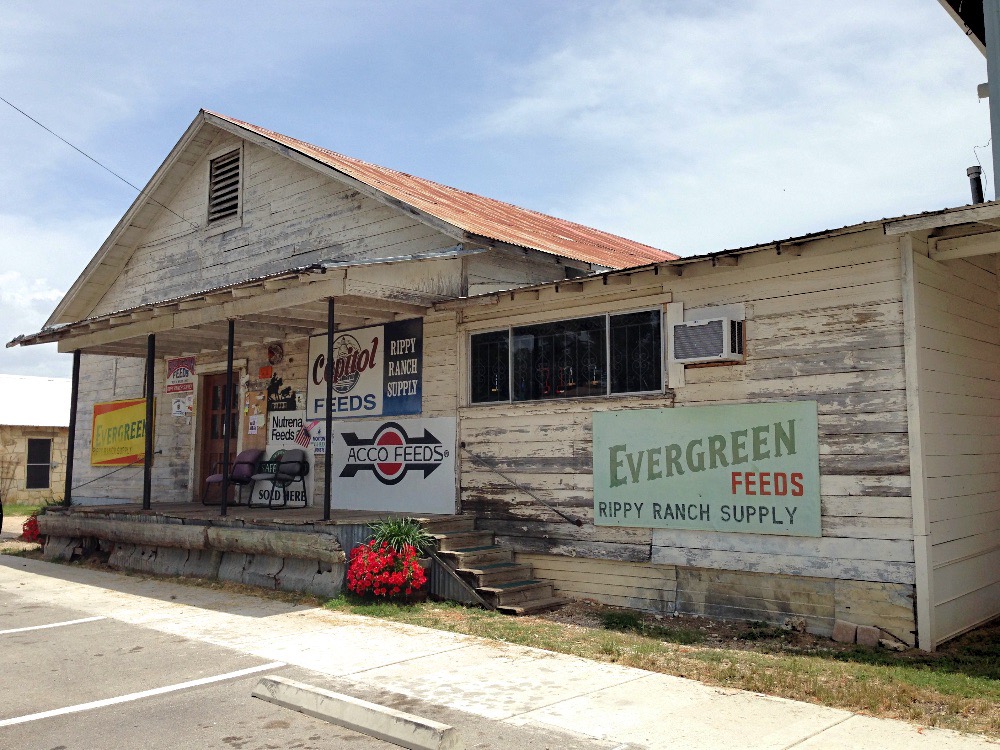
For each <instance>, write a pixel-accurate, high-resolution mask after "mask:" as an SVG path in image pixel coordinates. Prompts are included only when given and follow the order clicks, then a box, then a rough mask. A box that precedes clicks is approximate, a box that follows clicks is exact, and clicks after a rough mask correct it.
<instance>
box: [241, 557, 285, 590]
mask: <svg viewBox="0 0 1000 750" xmlns="http://www.w3.org/2000/svg"><path fill="white" fill-rule="evenodd" d="M282 567H283V560H282V558H280V557H271V556H270V555H247V565H246V566H245V567H244V568H243V580H242V582H243V583H245V584H247V585H248V586H259V587H260V588H264V589H274V588H277V581H276V578H277V576H278V574H279V573H280V572H281V568H282Z"/></svg>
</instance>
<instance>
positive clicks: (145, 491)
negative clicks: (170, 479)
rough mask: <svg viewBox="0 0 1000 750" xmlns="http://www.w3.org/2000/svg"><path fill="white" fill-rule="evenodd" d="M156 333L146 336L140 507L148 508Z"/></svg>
mask: <svg viewBox="0 0 1000 750" xmlns="http://www.w3.org/2000/svg"><path fill="white" fill-rule="evenodd" d="M155 372H156V334H155V333H151V334H149V335H148V336H146V425H145V433H146V446H145V448H144V452H145V453H144V456H143V462H142V509H143V510H149V508H150V501H151V499H152V495H153V381H154V380H155V378H156V374H155Z"/></svg>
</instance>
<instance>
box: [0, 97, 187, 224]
mask: <svg viewBox="0 0 1000 750" xmlns="http://www.w3.org/2000/svg"><path fill="white" fill-rule="evenodd" d="M0 102H3V103H4V104H6V105H7V106H8V107H10V108H11V109H13V110H14V111H16V112H20V113H21V114H22V115H24V116H25V117H27V118H28V119H29V120H31V121H32V122H33V123H35V125H37V126H38V127H40V128H41V129H42V130H44V131H45V132H46V133H49V134H50V135H54V136H55V137H56V138H58V139H59V140H60V141H62V142H63V143H65V144H66V145H67V146H69V147H70V148H71V149H73V150H74V151H76V152H77V153H78V154H82V155H83V156H85V157H87V158H88V159H90V160H91V161H92V162H94V164H96V165H97V166H99V167H100V168H101V169H103V170H104V171H105V172H107V173H108V174H111V175H114V176H115V177H117V178H118V179H119V180H121V181H122V182H124V183H125V184H126V185H128V186H129V187H130V188H132V189H133V190H135V191H136V192H137V193H138V194H139V195H144V196H146V197H147V198H149V200H151V201H152V202H153V203H155V204H156V205H157V206H159V207H160V208H162V209H164V210H166V211H169V212H170V213H172V214H173V215H174V216H176V217H177V218H178V219H180V220H181V221H183V222H185V223H186V224H188V225H190V226H191V228H192V229H198V228H199V227H198V225H196V224H194V223H192V222H191V221H189V220H188V219H185V218H184V217H183V216H181V215H180V214H179V213H177V212H176V211H174V210H172V209H171V208H169V207H168V206H164V205H163V204H162V203H160V202H159V201H158V200H156V198H154V197H153V196H152V195H150V194H149V193H147V192H146V191H145V190H143V189H142V188H139V187H136V186H135V185H133V184H132V183H131V182H129V181H128V180H126V179H125V178H124V177H122V176H121V175H120V174H118V173H117V172H115V171H114V170H113V169H111V168H110V167H107V166H105V165H104V164H102V163H101V162H99V161H98V160H97V159H95V158H94V157H93V156H91V155H90V154H88V153H87V152H86V151H84V150H83V149H82V148H80V147H78V146H75V145H73V144H72V143H70V142H69V141H68V140H66V139H65V138H63V137H62V136H61V135H59V134H58V133H57V132H55V131H54V130H52V128H49V127H46V126H45V125H43V124H42V123H40V122H39V121H38V120H36V119H35V118H34V117H32V116H31V115H29V114H28V113H27V112H25V111H24V110H23V109H21V108H20V107H18V106H16V105H14V104H12V103H11V102H9V101H7V100H6V99H4V98H3V97H2V96H0Z"/></svg>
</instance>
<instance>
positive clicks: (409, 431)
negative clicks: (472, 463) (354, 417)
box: [332, 417, 458, 514]
mask: <svg viewBox="0 0 1000 750" xmlns="http://www.w3.org/2000/svg"><path fill="white" fill-rule="evenodd" d="M457 432H458V431H457V421H456V420H455V419H454V418H452V417H436V418H431V419H392V420H376V421H364V422H336V423H335V424H334V434H333V441H332V443H333V456H332V464H333V506H334V507H336V508H348V509H352V510H376V511H378V510H394V511H401V512H404V513H446V514H451V513H454V512H455V507H456V481H455V480H456V475H455V470H456V463H455V450H456V448H455V446H456V442H455V441H456V436H457Z"/></svg>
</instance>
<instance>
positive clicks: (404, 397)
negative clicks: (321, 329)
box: [306, 318, 424, 419]
mask: <svg viewBox="0 0 1000 750" xmlns="http://www.w3.org/2000/svg"><path fill="white" fill-rule="evenodd" d="M326 340H327V337H326V335H325V334H324V335H321V336H313V337H312V338H310V339H309V385H308V388H307V389H306V399H307V404H306V416H307V418H309V419H320V418H324V419H325V418H326V379H327V378H328V377H331V376H332V378H333V416H334V418H335V419H338V418H342V417H379V416H386V417H388V416H398V415H404V414H419V413H420V409H421V400H420V395H421V373H422V371H423V351H424V322H423V320H422V319H421V318H415V319H413V320H401V321H397V322H393V323H386V324H385V325H383V326H371V327H370V328H357V329H354V330H351V331H342V332H340V333H338V334H336V335H335V336H334V339H333V362H332V363H330V364H328V363H327V361H326Z"/></svg>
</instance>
